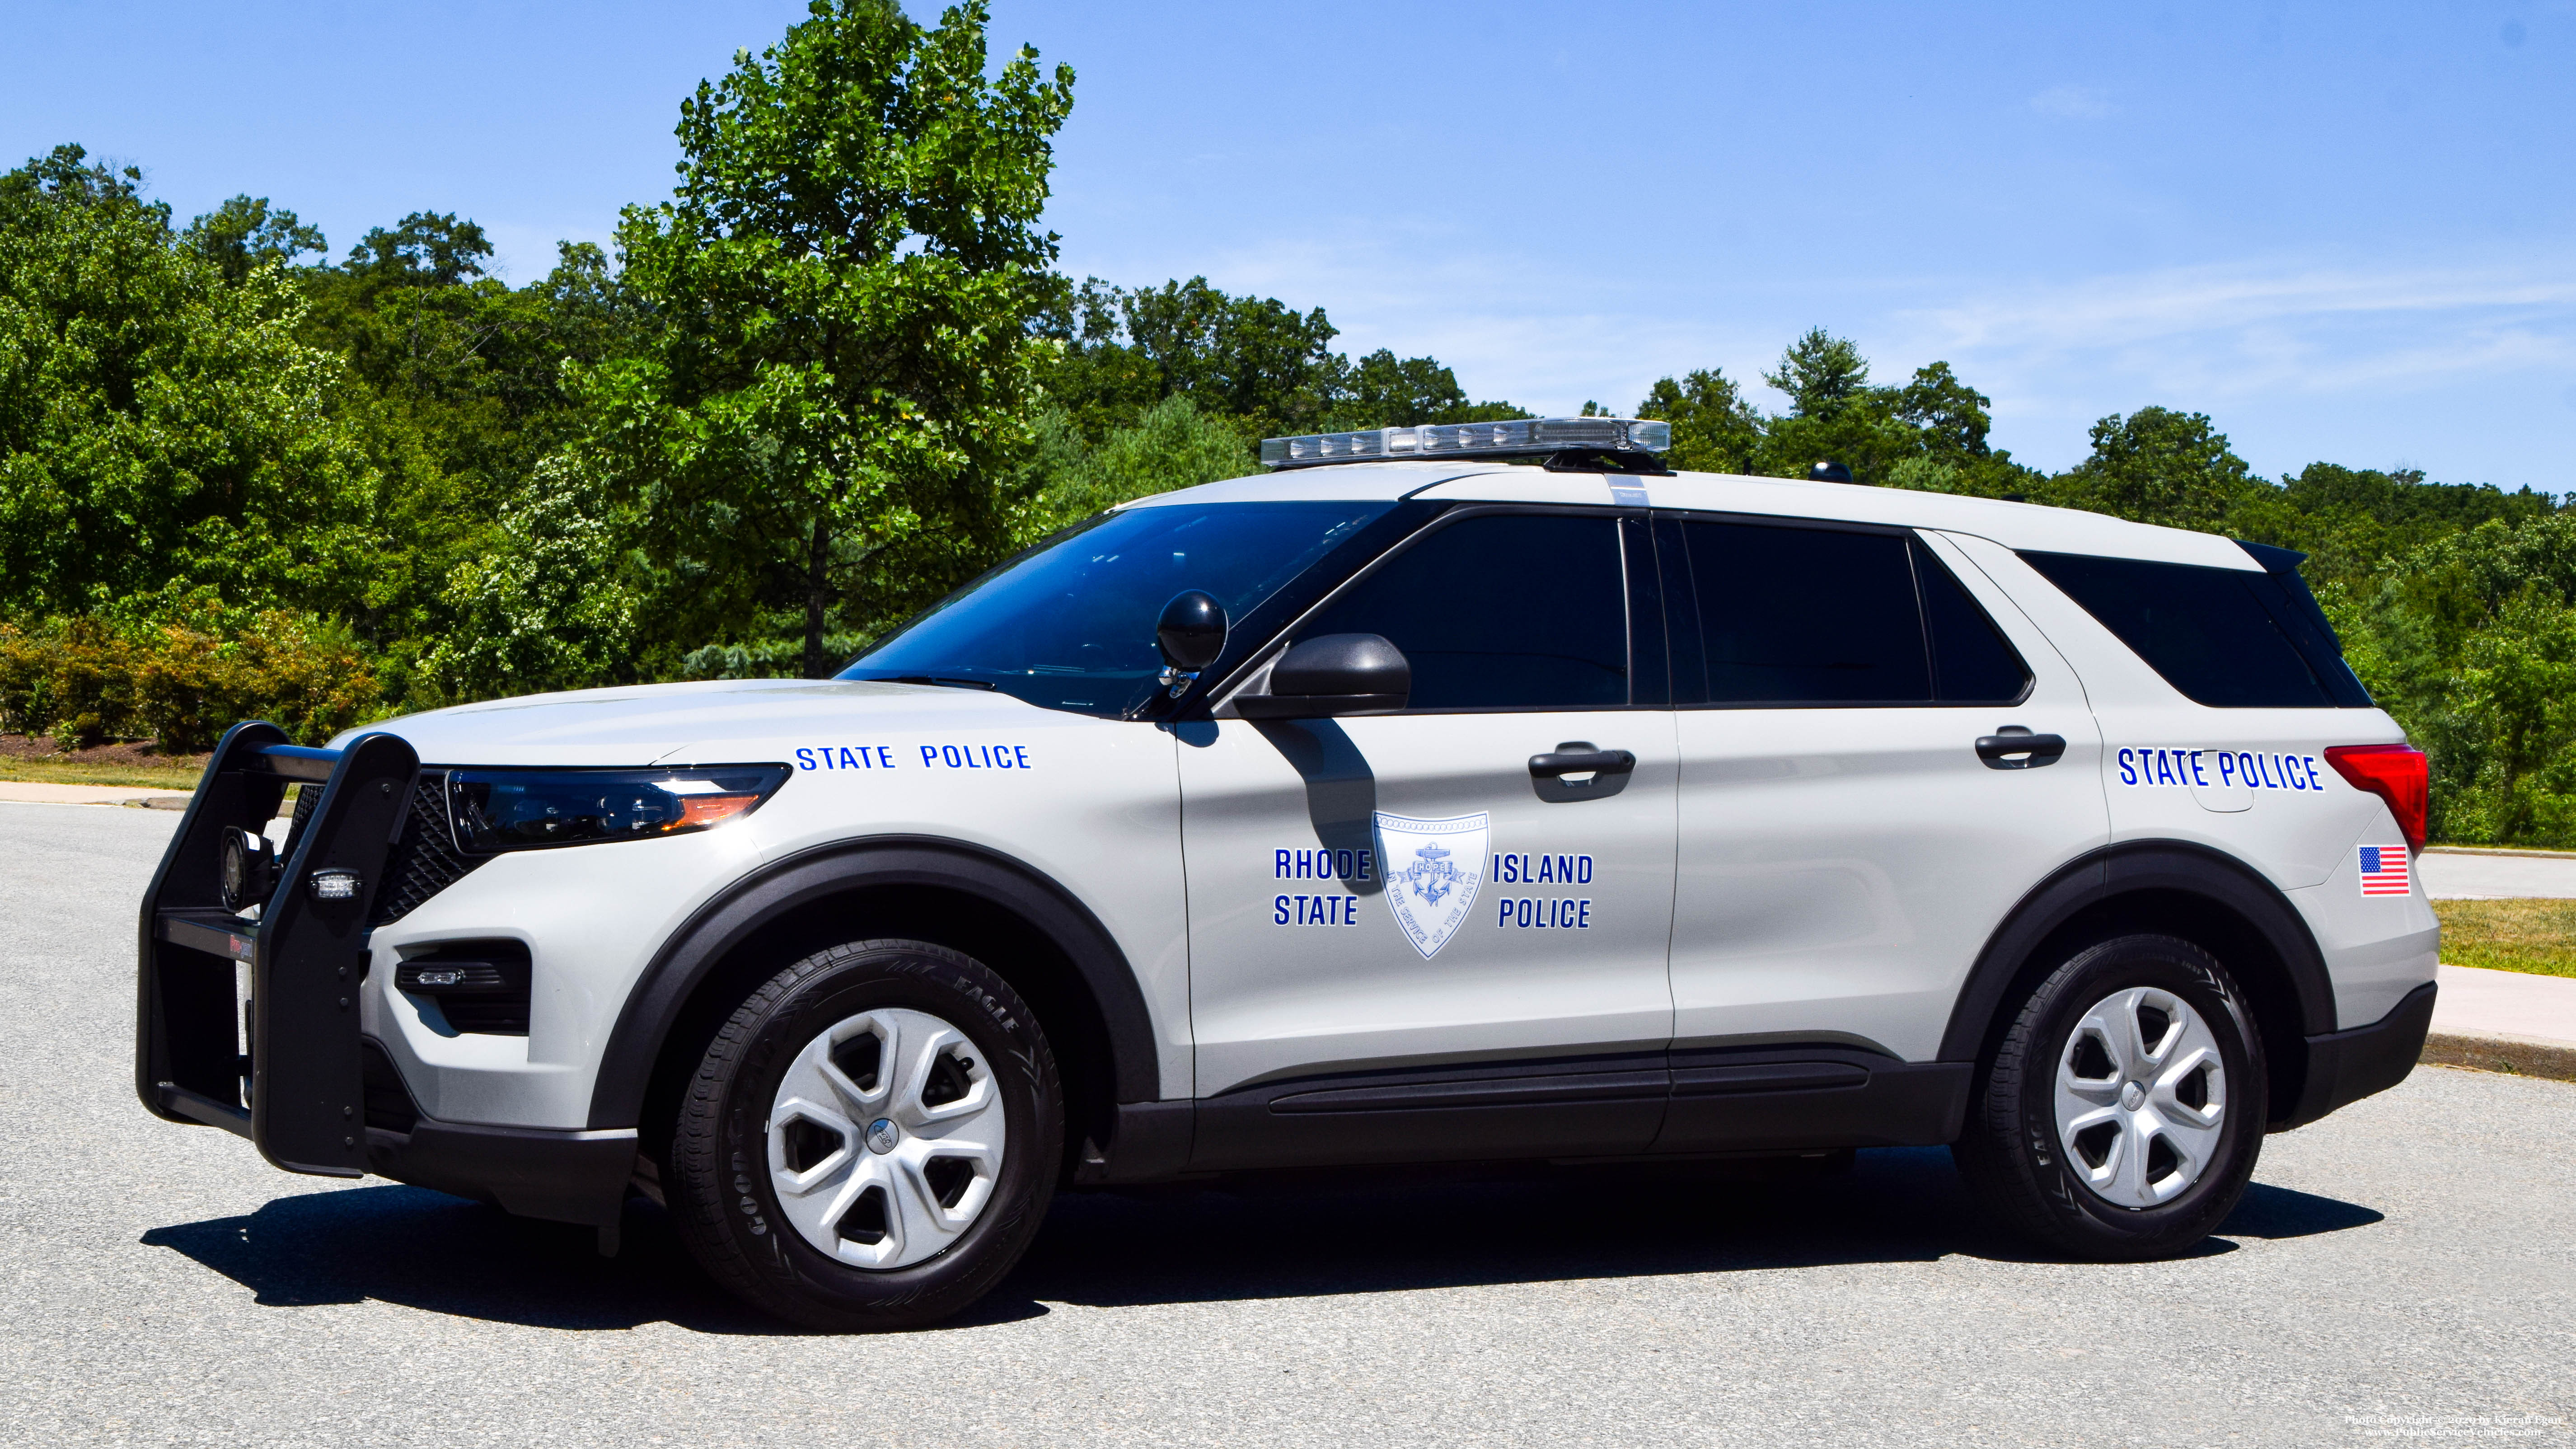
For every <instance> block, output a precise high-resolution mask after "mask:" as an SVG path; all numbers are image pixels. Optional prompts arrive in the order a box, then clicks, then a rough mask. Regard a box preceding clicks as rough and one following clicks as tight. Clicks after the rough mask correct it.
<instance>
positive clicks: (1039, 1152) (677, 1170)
mask: <svg viewBox="0 0 2576 1449" xmlns="http://www.w3.org/2000/svg"><path fill="white" fill-rule="evenodd" d="M1063 1141H1064V1107H1063V1099H1062V1093H1061V1088H1060V1086H1059V1084H1058V1082H1057V1078H1056V1068H1055V1058H1054V1056H1053V1054H1052V1053H1051V1052H1049V1050H1048V1048H1047V1043H1046V1038H1045V1036H1044V1035H1043V1034H1042V1033H1041V1032H1040V1031H1039V1029H1038V1024H1037V1020H1036V1018H1035V1017H1034V1016H1033V1015H1031V1013H1030V1011H1029V1008H1028V1005H1027V1003H1026V1002H1024V1001H1022V1000H1021V999H1020V997H1019V994H1018V993H1017V992H1015V991H1013V990H1012V989H1011V987H1010V984H1009V983H1008V982H1005V981H1004V980H1002V978H1001V977H1000V976H998V975H996V974H994V973H993V972H992V971H991V970H990V969H988V968H986V967H985V966H984V965H983V964H982V963H980V962H977V961H975V960H973V959H971V958H969V957H967V956H963V955H960V954H959V953H957V952H955V951H951V950H948V949H946V948H945V947H941V946H933V945H929V944H926V943H924V942H919V941H859V942H854V943H851V944H848V945H843V946H835V947H833V948H831V949H830V950H828V951H822V952H818V953H817V954H815V955H812V956H809V957H807V958H805V959H804V960H802V961H799V962H797V963H796V964H794V965H792V966H790V967H788V968H787V969H786V970H784V971H781V972H779V973H778V974H777V975H776V976H773V977H771V978H770V979H769V980H768V981H766V982H764V983H763V984H762V985H761V986H760V987H759V989H757V990H755V991H754V992H752V993H751V995H750V997H749V998H748V999H747V1000H745V1001H744V1002H743V1003H742V1006H741V1007H740V1009H738V1010H737V1011H735V1012H734V1014H733V1016H732V1019H731V1020H729V1021H727V1022H726V1023H725V1025H724V1026H723V1028H722V1029H721V1030H719V1031H718V1032H717V1033H716V1035H715V1039H714V1040H713V1041H712V1042H711V1043H710V1044H709V1045H708V1047H707V1050H706V1054H705V1055H704V1056H703V1057H702V1058H701V1059H700V1060H699V1062H698V1064H697V1069H696V1072H695V1073H694V1075H693V1076H692V1078H691V1080H690V1081H689V1083H688V1087H687V1091H686V1093H685V1096H684V1098H683V1100H682V1103H681V1106H680V1111H679V1116H678V1120H677V1122H676V1124H675V1126H674V1130H673V1133H672V1142H671V1150H670V1156H669V1159H668V1160H669V1161H670V1162H671V1163H672V1164H673V1166H674V1174H673V1175H674V1179H675V1180H674V1181H673V1183H672V1184H671V1185H670V1187H669V1188H668V1189H666V1194H667V1198H668V1201H669V1204H670V1207H671V1209H672V1215H673V1217H674V1219H675V1220H676V1221H677V1223H678V1224H679V1228H680V1233H681V1237H682V1238H683V1239H684V1240H685V1241H686V1242H687V1243H688V1245H689V1250H690V1252H691V1253H692V1254H694V1255H695V1256H696V1258H697V1260H698V1261H699V1262H700V1263H701V1264H703V1265H704V1266H705V1268H706V1269H707V1271H708V1272H709V1273H710V1274H712V1275H713V1276H714V1277H715V1279H716V1281H718V1282H719V1283H722V1284H723V1285H724V1286H725V1287H726V1288H728V1289H730V1290H731V1291H733V1292H734V1293H736V1294H738V1295H740V1296H741V1297H743V1298H745V1299H748V1300H749V1301H750V1302H752V1303H754V1304H756V1305H758V1306H759V1307H761V1308H764V1309H766V1310H768V1311H769V1312H771V1313H774V1314H776V1315H778V1316H779V1317H781V1318H785V1319H788V1320H789V1321H791V1322H794V1323H798V1324H802V1325H804V1326H806V1327H808V1328H819V1329H826V1330H832V1331H849V1330H858V1329H894V1328H912V1327H917V1326H919V1325H922V1324H926V1323H931V1322H935V1321H937V1320H939V1319H942V1318H946V1317H948V1316H949V1315H950V1314H953V1313H956V1312H957V1311H958V1310H960V1309H962V1308H964V1307H966V1306H967V1305H968V1304H970V1303H973V1302H974V1301H975V1300H976V1299H978V1298H981V1297H982V1296H983V1295H984V1294H985V1293H987V1292H989V1291H991V1289H992V1287H993V1285H994V1284H996V1283H998V1282H1000V1281H1001V1279H1002V1277H1003V1275H1004V1274H1006V1273H1008V1272H1009V1271H1010V1270H1011V1267H1012V1265H1013V1264H1015V1263H1017V1262H1018V1261H1019V1258H1020V1254H1021V1253H1022V1252H1024V1251H1026V1250H1027V1248H1028V1245H1029V1240H1030V1239H1031V1238H1032V1237H1034V1236H1035V1235H1036V1233H1037V1229H1038V1225H1039V1223H1040V1222H1041V1221H1042V1220H1043V1219H1044V1217H1045V1215H1046V1208H1047V1202H1048V1199H1049V1198H1050V1196H1051V1195H1052V1194H1053V1192H1054V1188H1055V1182H1056V1174H1057V1167H1058V1160H1059V1158H1060V1156H1061V1154H1062V1152H1063Z"/></svg>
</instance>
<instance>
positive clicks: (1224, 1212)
mask: <svg viewBox="0 0 2576 1449" xmlns="http://www.w3.org/2000/svg"><path fill="white" fill-rule="evenodd" d="M174 823H175V817H173V816H171V815H168V814H164V813H158V812H148V811H141V810H120V809H114V808H105V807H81V806H47V805H0V1031H5V1033H6V1043H7V1050H6V1052H5V1058H0V1061H5V1064H0V1442H5V1443H8V1444H13V1445H14V1444H66V1443H76V1444H90V1443H98V1444H127V1443H132V1444H161V1443H183V1444H210V1445H211V1444H221V1445H227V1446H238V1445H280V1444H285V1445H300V1444H313V1445H353V1444H435V1445H470V1444H487V1443H489V1444H508V1445H521V1444H607V1443H615V1444H621V1445H640V1444H652V1443H664V1442H667V1443H671V1444H688V1445H699V1444H751V1443H790V1444H799V1445H809V1446H815V1445H824V1444H834V1445H838V1444H845V1443H846V1444H868V1443H878V1442H886V1443H903V1444H914V1445H943V1444H977V1445H1018V1444H1048V1445H1053V1444H1063V1443H1068V1442H1094V1441H1106V1442H1116V1443H1139V1444H1172V1443H1187V1444H1198V1443H1222V1444H1244V1443H1262V1444H1322V1445H1333V1446H1336V1449H1349V1446H1355V1445H1362V1444H1367V1445H1375V1444H1381V1443H1403V1444H1416V1443H1419V1444H1450V1443H1458V1444H1487V1443H1529V1444H1547V1445H1569V1444H1612V1445H1631V1444H1693V1445H1698V1444H1719V1445H1734V1444H1808V1443H1832V1444H1836V1445H1875V1444H1895V1445H1921V1444H1962V1443H1967V1444H1986V1443H1994V1444H2045V1445H2092V1444H2148V1445H2179V1444H2243V1445H2254V1444H2281V1445H2318V1444H2341V1443H2348V1442H2353V1443H2359V1442H2370V1443H2377V1442H2387V1441H2388V1440H2390V1439H2392V1438H2404V1439H2420V1438H2439V1439H2446V1440H2447V1439H2455V1438H2478V1439H2482V1440H2483V1439H2488V1438H2501V1437H2510V1438H2512V1439H2513V1440H2514V1441H2515V1442H2540V1443H2564V1442H2566V1441H2567V1440H2568V1439H2569V1438H2570V1436H2571V1432H2576V1375H2571V1373H2570V1371H2569V1367H2568V1365H2569V1363H2570V1361H2571V1359H2576V1352H2571V1351H2576V1261H2571V1258H2572V1257H2576V1252H2572V1251H2571V1245H2576V1086H2570V1085H2567V1084H2561V1083H2555V1082H2544V1081H2532V1080H2524V1079H2517V1078H2512V1077H2499V1076H2486V1075H2478V1074H2471V1073H2466V1072H2458V1071H2451V1070H2445V1069H2437V1068H2425V1069H2421V1070H2419V1071H2418V1072H2417V1073H2416V1074H2415V1076H2414V1077H2413V1078H2411V1079H2410V1080H2408V1081H2407V1082H2406V1083H2405V1084H2404V1085H2403V1086H2401V1087H2399V1088H2398V1089H2397V1090H2395V1091H2393V1092H2391V1093H2388V1094H2387V1095H2385V1096H2382V1097H2379V1098H2377V1099H2374V1100H2372V1101H2368V1102H2365V1103H2362V1104H2360V1105H2359V1106H2356V1107H2353V1108H2350V1109H2347V1110H2346V1111H2345V1112H2343V1113H2341V1114H2339V1115H2338V1116H2336V1117H2334V1118H2331V1119H2329V1120H2327V1121H2326V1122H2323V1123H2321V1124H2318V1125H2317V1126H2314V1127H2311V1128H2308V1129H2306V1130H2304V1131H2301V1132H2297V1133H2293V1134H2290V1135H2287V1136H2282V1137H2275V1138H2273V1139H2271V1141H2270V1143H2269V1146H2268V1147H2267V1149H2266V1151H2265V1153H2264V1157H2263V1164H2262V1168H2261V1170H2260V1172H2259V1173H2258V1182H2257V1184H2256V1186H2255V1187H2254V1188H2253V1189H2252V1191H2251V1192H2250V1193H2249V1195H2248V1196H2247V1198H2246V1201H2245V1204H2244V1206H2243V1207H2242V1208H2240V1209H2239V1210H2238V1212H2237V1213H2236V1214H2235V1216H2234V1217H2233V1218H2231V1219H2230V1220H2229V1221H2228V1223H2227V1225H2226V1227H2225V1230H2224V1232H2223V1233H2222V1234H2221V1235H2220V1236H2218V1237H2216V1238H2213V1239H2211V1240H2210V1241H2209V1243H2208V1244H2207V1245H2206V1247H2205V1250H2204V1251H2203V1252H2201V1253H2199V1254H2198V1255H2196V1256H2193V1257H2189V1258H2186V1259H2183V1260H2180V1261H2176V1262H2169V1263H2157V1264H2146V1265H2139V1266H2128V1267H2100V1266H2090V1265H2075V1264H2064V1263H2054V1262H2047V1261H2039V1260H2035V1259H2033V1258H2032V1257H2030V1256H2028V1255H2026V1254H2025V1253H2023V1252H2022V1251H2021V1250H2020V1249H2019V1248H2018V1247H2017V1246H2016V1245H2015V1244H2014V1243H2013V1242H2012V1241H2010V1240H2009V1239H2006V1238H2004V1237H2002V1236H2001V1235H1999V1234H1998V1233H1996V1232H1994V1231H1992V1230H1990V1229H1989V1227H1988V1226H1987V1225H1986V1224H1985V1223H1983V1222H1982V1221H1980V1220H1979V1218H1978V1216H1977V1214H1976V1213H1975V1211H1974V1210H1973V1209H1972V1208H1971V1207H1970V1205H1969V1204H1968V1202H1967V1201H1966V1199H1965V1197H1964V1196H1963V1194H1962V1193H1961V1192H1960V1190H1959V1188H1958V1186H1957V1183H1956V1181H1955V1179H1954V1178H1953V1177H1952V1175H1951V1171H1950V1167H1949V1162H1948V1159H1947V1156H1946V1154H1944V1153H1942V1152H1940V1151H1896V1152H1880V1153H1864V1154H1862V1155H1861V1159H1860V1163H1859V1165H1858V1167H1857V1168H1856V1170H1855V1171H1853V1172H1852V1173H1851V1174H1849V1175H1847V1176H1844V1177H1839V1178H1832V1179H1826V1180H1823V1181H1815V1182H1804V1183H1773V1184H1762V1183H1744V1182H1722V1181H1709V1180H1705V1179H1702V1180H1686V1179H1685V1180H1667V1181H1652V1180H1642V1179H1638V1178H1634V1177H1615V1176H1604V1175H1598V1174H1583V1175H1575V1174H1566V1175H1561V1176H1557V1177H1539V1178H1524V1179H1515V1180H1504V1181H1468V1182H1451V1183H1446V1184H1439V1185H1428V1186H1416V1187H1412V1188H1409V1189H1406V1190H1403V1191H1392V1190H1388V1189H1386V1188H1384V1187H1382V1186H1358V1185H1354V1186H1331V1185H1315V1184H1309V1185H1303V1186H1294V1187H1282V1186H1271V1187H1264V1188H1258V1189H1248V1190H1238V1191H1190V1192H1185V1193H1177V1194H1173V1195H1169V1196H1163V1197H1153V1198H1139V1197H1100V1196H1092V1197H1082V1198H1074V1199H1067V1200H1063V1201H1062V1202H1061V1203H1060V1204H1059V1206H1058V1207H1057V1209H1056V1210H1055V1213H1054V1216H1053V1217H1052V1219H1051V1220H1050V1221H1049V1223H1048V1224H1047V1227H1046V1230H1045V1233H1044V1235H1043V1236H1042V1237H1041V1238H1040V1239H1039V1242H1038V1246H1037V1248H1036V1250H1035V1251H1034V1252H1033V1254H1032V1255H1031V1257H1030V1259H1029V1260H1028V1262H1027V1264H1026V1265H1025V1266H1024V1267H1023V1268H1022V1269H1021V1270H1020V1271H1019V1272H1018V1274H1016V1275H1015V1276H1014V1277H1013V1278H1012V1279H1011V1280H1009V1281H1008V1282H1007V1283H1006V1284H1005V1285H1004V1286H1003V1288H1002V1289H1001V1291H1000V1292H998V1293H997V1294H996V1295H995V1296H994V1297H993V1298H992V1299H991V1300H989V1302H988V1303H987V1304H986V1305H984V1307H983V1308H982V1309H981V1310H980V1311H979V1312H978V1313H976V1314H975V1315H974V1316H973V1317H972V1318H970V1319H968V1320H965V1321H962V1322H959V1323H956V1324H954V1325H951V1326H948V1327H945V1328H941V1329H937V1330H932V1331H927V1332H922V1333H915V1334H910V1335H905V1336H900V1337H882V1338H870V1339H850V1338H829V1337H811V1336H799V1335H794V1334H789V1333H783V1332H781V1331H779V1330H778V1329H777V1328H776V1327H775V1326H773V1325H771V1324H769V1323H767V1322H765V1321H763V1320H761V1319H759V1318H757V1317H754V1316H752V1315H750V1314H748V1313H746V1312H744V1311H741V1310H738V1309H736V1308H735V1307H733V1306H732V1305H731V1303H730V1302H729V1301H727V1300H726V1299H724V1298H722V1297H721V1296H719V1295H718V1294H717V1293H716V1292H715V1291H714V1290H713V1289H712V1288H709V1287H708V1286H706V1285H705V1284H704V1283H702V1282H701V1281H700V1280H699V1279H698V1278H697V1277H696V1276H695V1274H694V1273H693V1271H692V1270H691V1268H690V1267H689V1265H688V1263H687V1260H686V1258H685V1257H684V1255H683V1254H682V1253H681V1252H680V1250H679V1248H678V1246H677V1244H676V1243H675V1242H674V1241H673V1239H672V1238H671V1236H670V1234H669V1232H668V1231H667V1229H666V1228H665V1226H664V1225H663V1224H662V1223H661V1222H660V1221H659V1220H658V1218H656V1217H654V1216H653V1215H651V1214H650V1213H639V1214H638V1215H637V1216H636V1218H635V1219H634V1220H632V1221H631V1222H630V1226H629V1232H628V1240H627V1247H626V1251H625V1253H624V1255H623V1256H621V1257H619V1258H617V1259H615V1260H601V1259H598V1258H596V1257H595V1256H594V1255H593V1254H592V1252H591V1247H590V1239H589V1235H588V1234H586V1233H583V1232H579V1231H575V1230H570V1229H561V1228H555V1227H550V1226H547V1225H543V1224H532V1223H522V1222H517V1221H514V1220H512V1219H509V1218H507V1217H504V1216H502V1215H500V1214H499V1213H497V1212H494V1211H492V1210H489V1209H485V1208H482V1207H478V1206H474V1205H472V1204H468V1203H463V1202H460V1201H457V1200H456V1199H453V1198H447V1197H442V1196H440V1195H438V1194H435V1193H429V1192H423V1191H419V1190H417V1189H413V1188H407V1187H400V1186H394V1185H390V1184H387V1183H383V1182H381V1181H375V1180H369V1181H366V1182H362V1183H356V1184H338V1183H330V1182H325V1181H323V1180H321V1179H315V1178H297V1177H289V1176H285V1175H282V1174H279V1173H276V1172H273V1171H271V1170H269V1169H268V1168H266V1167H264V1166H263V1165H261V1164H260V1162H259V1161H258V1159H257V1157H256V1156H255V1155H254V1154H253V1152H252V1150H251V1147H250V1145H249V1144H248V1143H246V1142H243V1141H242V1140H240V1139H239V1138H235V1137H231V1136H229V1135H226V1134H223V1133H218V1132H215V1131H212V1130H210V1129H204V1128H193V1129H192V1128H186V1127H178V1126H172V1125H168V1124H164V1123H161V1122H158V1121H155V1120H153V1119H152V1118H150V1117H148V1116H146V1115H145V1113H144V1112H143V1110H142V1108H141V1107H140V1106H138V1105H137V1104H136V1103H135V1101H134V1099H133V1094H132V1089H131V1087H130V1085H129V1083H130V1081H131V1068H130V1046H129V1043H130V1036H131V1030H132V1011H133V988H132V971H133V965H132V954H133V942H134V934H133V933H134V911H135V905H136V901H137V899H138V897H139V894H140V892H141V890H142V887H143V884H144V880H145V877H146V876H147V875H148V874H149V872H150V869H151V864H152V862H153V860H154V859H156V858H157V856H158V854H159V851H160V849H161V846H162V844H163V842H164V841H165V840H166V839H167V836H168V832H169V830H170V829H171V827H172V825H173V824H174ZM2524 1415H2539V1416H2542V1418H2541V1420H2540V1421H2539V1422H2533V1421H2529V1420H2526V1419H2523V1418H2522V1417H2521V1416H2524ZM2392 1430H2394V1431H2398V1432H2397V1433H2393V1434H2392V1433H2390V1432H2388V1431H2392Z"/></svg>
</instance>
